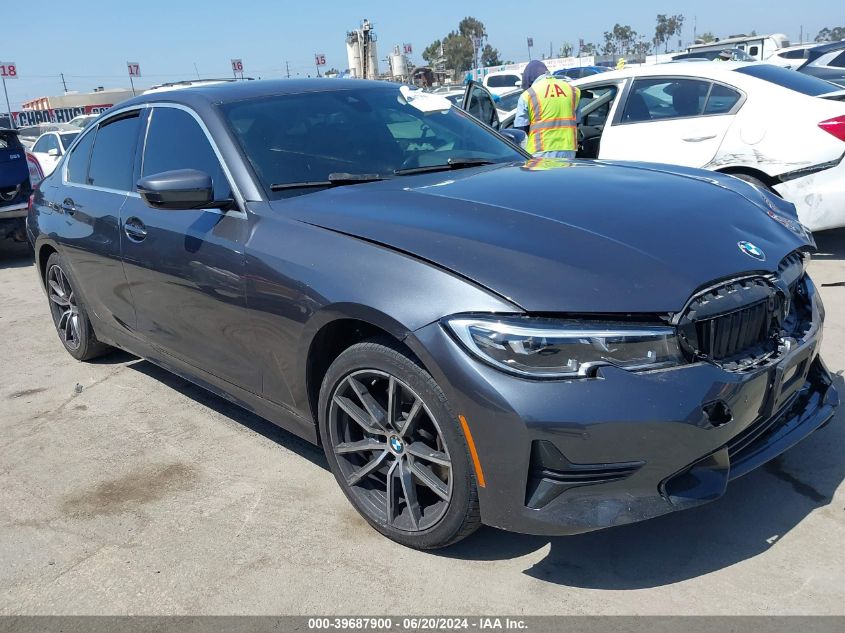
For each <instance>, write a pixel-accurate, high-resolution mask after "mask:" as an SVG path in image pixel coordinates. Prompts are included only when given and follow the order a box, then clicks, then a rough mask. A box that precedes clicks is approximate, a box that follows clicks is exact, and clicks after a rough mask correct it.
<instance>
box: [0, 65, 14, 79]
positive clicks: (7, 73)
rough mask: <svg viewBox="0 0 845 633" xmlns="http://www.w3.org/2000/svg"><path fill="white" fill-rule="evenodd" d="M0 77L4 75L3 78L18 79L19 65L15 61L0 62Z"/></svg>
mask: <svg viewBox="0 0 845 633" xmlns="http://www.w3.org/2000/svg"><path fill="white" fill-rule="evenodd" d="M0 77H3V79H17V78H18V65H17V64H16V63H15V62H0Z"/></svg>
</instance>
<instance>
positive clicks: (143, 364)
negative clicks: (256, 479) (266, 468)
mask: <svg viewBox="0 0 845 633" xmlns="http://www.w3.org/2000/svg"><path fill="white" fill-rule="evenodd" d="M110 359H111V361H114V363H115V364H117V363H119V362H126V361H130V360H131V359H136V360H135V361H134V362H129V363H127V365H126V366H127V367H128V368H130V369H132V370H134V371H137V372H140V373H142V374H144V375H146V376H149V377H150V378H152V379H153V380H156V381H157V382H160V383H161V384H163V385H166V386H167V387H170V388H171V389H173V390H174V391H178V392H179V393H181V394H182V395H185V396H187V397H188V398H190V399H191V400H193V401H194V402H198V403H199V404H202V405H203V406H206V407H208V408H209V409H212V410H214V411H215V412H217V413H220V414H221V415H225V416H226V417H227V418H229V419H230V420H232V421H234V422H237V423H238V424H241V425H243V426H245V427H247V428H248V429H250V430H251V431H254V432H255V433H258V434H260V435H263V436H264V437H266V438H267V439H268V440H271V441H273V442H275V443H276V444H278V445H280V446H283V447H284V448H286V449H288V450H289V451H292V452H294V453H296V454H297V455H299V456H300V457H304V458H305V459H307V460H308V461H310V462H311V463H312V464H314V465H315V466H319V467H321V468H324V469H325V470H326V472H328V473H329V474H330V471H329V464H328V462H327V461H326V456H325V455H324V454H323V450H322V449H321V448H320V447H319V446H315V445H313V444H311V443H310V442H308V441H306V440H303V439H302V438H300V437H298V436H297V435H294V434H293V433H290V432H289V431H285V430H284V429H282V428H280V427H278V426H276V425H275V424H273V423H272V422H268V421H267V420H265V419H264V418H262V417H260V416H258V415H256V414H254V413H251V412H250V411H247V410H246V409H243V408H241V407H240V406H238V405H237V404H235V403H233V402H229V401H228V400H225V399H224V398H221V397H219V396H217V395H215V394H213V393H211V392H210V391H206V390H205V389H203V388H202V387H198V386H197V385H195V384H193V383H192V382H190V381H188V380H185V379H184V378H180V377H179V376H177V375H176V374H174V373H171V372H170V371H168V370H166V369H162V368H161V367H159V366H158V365H155V364H153V363H151V362H149V361H146V360H143V359H140V358H137V357H135V356H131V355H130V354H127V353H126V352H122V351H118V352H115V353H113V354H109V355H108V356H105V357H103V358H102V359H98V361H100V362H106V363H108V362H111V361H110ZM98 361H94V362H98Z"/></svg>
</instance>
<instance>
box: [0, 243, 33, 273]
mask: <svg viewBox="0 0 845 633" xmlns="http://www.w3.org/2000/svg"><path fill="white" fill-rule="evenodd" d="M27 266H32V252H31V251H30V250H29V244H23V243H21V242H14V241H12V240H0V270H2V269H4V268H26V267H27Z"/></svg>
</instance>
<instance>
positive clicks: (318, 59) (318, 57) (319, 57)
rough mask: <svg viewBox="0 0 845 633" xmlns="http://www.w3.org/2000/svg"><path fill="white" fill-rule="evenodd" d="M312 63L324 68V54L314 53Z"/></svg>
mask: <svg viewBox="0 0 845 633" xmlns="http://www.w3.org/2000/svg"><path fill="white" fill-rule="evenodd" d="M314 63H315V64H317V66H325V65H326V55H325V53H314Z"/></svg>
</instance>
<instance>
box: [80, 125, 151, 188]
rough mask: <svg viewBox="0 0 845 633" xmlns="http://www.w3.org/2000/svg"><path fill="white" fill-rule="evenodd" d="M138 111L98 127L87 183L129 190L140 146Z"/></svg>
mask: <svg viewBox="0 0 845 633" xmlns="http://www.w3.org/2000/svg"><path fill="white" fill-rule="evenodd" d="M139 114H140V113H139V112H138V111H135V112H130V113H128V114H126V115H118V116H117V117H115V118H111V119H108V120H106V121H104V122H103V123H101V124H100V125H99V126H98V130H97V136H96V138H95V140H94V149H93V151H92V152H91V165H90V167H89V168H88V184H90V185H93V186H95V187H103V188H105V189H116V190H117V191H130V190H131V189H133V187H132V172H133V169H134V165H135V163H134V161H135V149H136V147H137V143H138V125H139V121H140V116H139Z"/></svg>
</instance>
